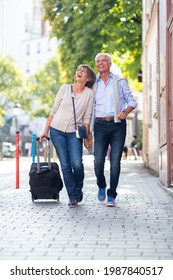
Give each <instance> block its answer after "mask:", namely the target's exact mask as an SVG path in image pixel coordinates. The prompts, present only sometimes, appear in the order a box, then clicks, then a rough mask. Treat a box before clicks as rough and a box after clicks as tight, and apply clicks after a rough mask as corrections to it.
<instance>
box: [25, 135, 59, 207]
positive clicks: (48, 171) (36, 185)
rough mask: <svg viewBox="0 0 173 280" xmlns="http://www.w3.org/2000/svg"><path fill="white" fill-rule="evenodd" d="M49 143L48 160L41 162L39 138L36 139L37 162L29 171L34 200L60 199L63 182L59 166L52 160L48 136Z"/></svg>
mask: <svg viewBox="0 0 173 280" xmlns="http://www.w3.org/2000/svg"><path fill="white" fill-rule="evenodd" d="M46 139H47V145H48V162H40V156H39V143H40V141H39V138H37V139H36V150H37V163H32V164H31V168H30V172H29V185H30V192H31V197H32V201H33V202H34V200H37V199H56V200H58V201H59V192H60V191H61V190H62V188H63V182H62V179H61V176H60V172H59V166H58V164H57V163H55V162H51V161H50V138H49V137H46Z"/></svg>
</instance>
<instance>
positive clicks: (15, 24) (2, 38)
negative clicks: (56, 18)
mask: <svg viewBox="0 0 173 280" xmlns="http://www.w3.org/2000/svg"><path fill="white" fill-rule="evenodd" d="M43 14H44V10H43V7H42V5H41V1H40V0H0V54H2V55H8V56H10V57H11V58H12V59H14V62H15V63H16V66H17V68H19V69H20V70H21V71H22V72H23V73H24V74H25V75H26V76H30V75H32V74H34V73H35V72H36V71H37V70H38V69H39V68H40V67H42V66H43V65H44V64H45V63H46V62H47V61H48V59H49V58H51V57H52V56H54V55H55V54H56V50H57V40H56V38H52V39H50V38H49V31H50V26H49V24H48V22H43Z"/></svg>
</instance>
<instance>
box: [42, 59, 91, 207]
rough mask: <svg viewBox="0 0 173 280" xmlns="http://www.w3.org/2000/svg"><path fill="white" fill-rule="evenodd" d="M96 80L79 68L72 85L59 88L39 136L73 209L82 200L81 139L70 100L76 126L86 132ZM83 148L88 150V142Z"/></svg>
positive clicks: (86, 141)
mask: <svg viewBox="0 0 173 280" xmlns="http://www.w3.org/2000/svg"><path fill="white" fill-rule="evenodd" d="M95 80H96V75H95V73H94V71H93V70H92V69H91V68H90V67H89V66H88V65H85V64H81V65H79V67H78V68H77V70H76V73H75V76H74V84H72V85H71V84H68V85H67V84H65V85H62V86H61V87H60V89H59V91H58V93H57V95H56V98H55V101H54V104H53V107H52V109H51V111H50V115H49V117H48V119H47V122H46V125H45V129H44V131H43V133H42V135H41V136H40V138H41V139H43V138H44V136H48V133H49V130H50V138H51V140H52V143H53V145H54V147H55V150H56V153H57V156H58V158H59V160H60V164H61V169H62V173H63V178H64V183H65V186H66V190H67V194H68V197H69V203H68V205H69V207H71V208H72V207H76V206H77V204H78V202H80V201H81V200H82V199H83V191H82V188H83V181H84V166H83V160H82V155H83V139H81V138H77V137H76V133H75V121H74V112H73V103H72V97H73V98H74V105H75V112H76V123H77V124H83V125H84V126H85V127H86V130H87V132H88V131H89V123H90V119H91V114H92V107H93V98H94V93H93V89H92V87H93V85H94V82H95ZM84 145H85V147H86V148H87V149H89V141H88V139H84Z"/></svg>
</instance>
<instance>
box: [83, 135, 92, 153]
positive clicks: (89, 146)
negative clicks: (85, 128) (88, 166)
mask: <svg viewBox="0 0 173 280" xmlns="http://www.w3.org/2000/svg"><path fill="white" fill-rule="evenodd" d="M84 146H85V148H86V149H87V150H88V151H89V150H90V148H91V142H90V140H89V139H88V138H85V139H84Z"/></svg>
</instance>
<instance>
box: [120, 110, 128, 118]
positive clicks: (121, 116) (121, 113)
mask: <svg viewBox="0 0 173 280" xmlns="http://www.w3.org/2000/svg"><path fill="white" fill-rule="evenodd" d="M127 115H128V113H127V112H126V111H125V110H124V111H122V112H120V113H119V114H118V115H117V118H118V119H121V120H124V119H126V118H127Z"/></svg>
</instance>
